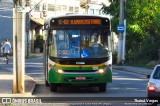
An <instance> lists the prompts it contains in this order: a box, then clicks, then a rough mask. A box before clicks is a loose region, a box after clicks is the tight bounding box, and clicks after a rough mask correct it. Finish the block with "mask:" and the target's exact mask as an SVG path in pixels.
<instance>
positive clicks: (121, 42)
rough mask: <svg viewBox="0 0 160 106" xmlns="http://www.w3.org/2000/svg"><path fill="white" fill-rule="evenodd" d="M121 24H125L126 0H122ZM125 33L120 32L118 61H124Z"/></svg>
mask: <svg viewBox="0 0 160 106" xmlns="http://www.w3.org/2000/svg"><path fill="white" fill-rule="evenodd" d="M119 24H123V25H124V0H120V20H119ZM123 33H124V32H120V33H119V40H118V58H117V63H118V64H119V63H121V62H123V60H122V57H123Z"/></svg>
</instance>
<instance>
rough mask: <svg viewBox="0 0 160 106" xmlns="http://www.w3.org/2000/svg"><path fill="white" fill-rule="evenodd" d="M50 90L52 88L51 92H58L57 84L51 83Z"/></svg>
mask: <svg viewBox="0 0 160 106" xmlns="http://www.w3.org/2000/svg"><path fill="white" fill-rule="evenodd" d="M50 90H51V92H56V91H57V85H55V84H51V85H50Z"/></svg>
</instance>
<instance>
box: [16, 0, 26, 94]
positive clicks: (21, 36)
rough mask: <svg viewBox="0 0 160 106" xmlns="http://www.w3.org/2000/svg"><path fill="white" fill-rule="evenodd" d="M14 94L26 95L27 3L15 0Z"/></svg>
mask: <svg viewBox="0 0 160 106" xmlns="http://www.w3.org/2000/svg"><path fill="white" fill-rule="evenodd" d="M13 2H14V7H13V76H14V77H13V93H24V92H25V86H24V85H25V84H24V75H25V12H22V11H21V10H22V9H24V8H23V6H24V5H23V4H22V3H24V2H25V1H23V0H13Z"/></svg>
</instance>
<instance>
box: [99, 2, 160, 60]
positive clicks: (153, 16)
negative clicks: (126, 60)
mask: <svg viewBox="0 0 160 106" xmlns="http://www.w3.org/2000/svg"><path fill="white" fill-rule="evenodd" d="M109 1H110V3H111V4H110V5H109V6H108V7H107V6H105V5H104V4H103V7H102V10H103V12H104V13H106V14H110V15H111V16H112V19H111V23H112V31H114V32H116V27H117V24H118V23H119V8H120V7H119V4H120V3H119V1H120V0H109ZM125 13H126V14H125V18H126V20H127V26H126V27H127V33H126V53H127V55H128V53H134V58H135V60H136V59H138V60H139V59H144V58H147V59H149V60H153V59H156V56H158V52H157V49H159V48H160V47H159V46H157V44H158V43H160V2H159V0H126V12H125ZM144 44H145V45H144ZM137 51H139V52H137Z"/></svg>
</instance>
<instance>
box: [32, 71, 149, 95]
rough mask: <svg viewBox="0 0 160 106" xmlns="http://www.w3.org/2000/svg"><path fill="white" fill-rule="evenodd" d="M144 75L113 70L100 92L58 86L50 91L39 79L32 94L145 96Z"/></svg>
mask: <svg viewBox="0 0 160 106" xmlns="http://www.w3.org/2000/svg"><path fill="white" fill-rule="evenodd" d="M147 81H148V79H146V78H145V76H142V75H137V74H133V73H128V72H124V71H119V70H118V71H117V70H113V82H112V83H109V84H108V85H107V91H106V92H105V93H101V92H99V91H98V88H97V87H85V88H83V87H82V88H80V87H73V86H70V87H59V88H58V92H50V88H49V87H46V86H45V85H44V81H43V80H39V84H38V85H37V87H36V89H35V92H34V94H33V96H38V97H43V96H45V97H146V85H147Z"/></svg>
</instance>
